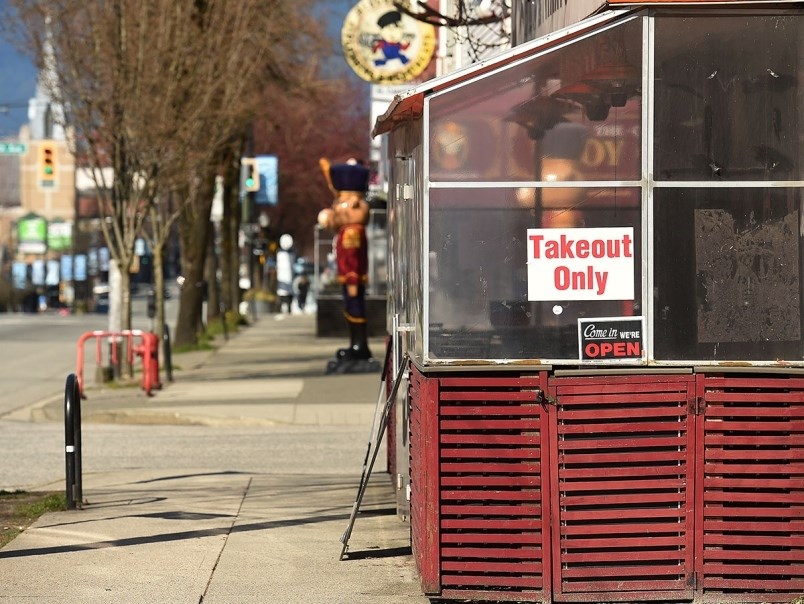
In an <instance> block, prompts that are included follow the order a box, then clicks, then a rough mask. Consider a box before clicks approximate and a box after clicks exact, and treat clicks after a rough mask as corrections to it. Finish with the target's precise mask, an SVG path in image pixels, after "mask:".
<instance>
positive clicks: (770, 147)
mask: <svg viewBox="0 0 804 604" xmlns="http://www.w3.org/2000/svg"><path fill="white" fill-rule="evenodd" d="M802 70H804V16H802V15H801V14H800V13H799V14H791V13H784V12H781V11H780V14H778V15H765V16H760V15H749V14H746V13H741V14H734V13H731V14H717V15H713V16H712V17H711V18H706V17H702V16H700V15H696V16H695V17H671V16H662V15H660V16H659V17H657V19H656V80H655V85H656V103H655V106H656V128H657V130H656V147H655V158H656V177H657V178H658V179H660V180H674V181H679V180H727V181H732V180H800V179H804V171H803V170H802V158H804V153H802V149H803V148H804V139H802V138H801V137H800V132H801V124H802V119H804V113H802V112H804V103H802V81H801V74H802Z"/></svg>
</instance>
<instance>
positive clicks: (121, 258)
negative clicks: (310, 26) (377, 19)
mask: <svg viewBox="0 0 804 604" xmlns="http://www.w3.org/2000/svg"><path fill="white" fill-rule="evenodd" d="M9 3H10V4H11V5H12V6H13V7H14V9H16V10H15V12H14V14H13V17H14V24H15V25H16V28H17V29H16V31H17V33H18V34H20V35H21V37H22V38H24V39H25V40H26V42H27V46H28V47H29V48H30V49H31V50H32V51H33V53H34V55H35V57H36V59H37V62H38V64H39V67H40V70H41V71H42V72H43V73H44V74H46V75H47V76H48V77H47V79H46V83H47V87H48V92H49V94H50V97H51V99H52V100H53V102H54V105H55V106H56V107H60V108H61V111H60V112H59V113H60V114H61V115H62V117H63V122H64V124H65V125H66V126H67V127H69V128H70V129H71V130H72V131H73V132H75V137H74V138H73V146H74V151H75V152H76V153H77V154H78V155H79V157H82V158H84V160H85V162H86V164H87V166H88V167H89V168H90V169H91V173H92V174H93V175H94V176H95V177H96V192H97V195H98V198H99V207H100V210H101V213H102V217H103V220H102V221H101V224H102V229H103V233H104V236H105V238H106V241H107V244H108V246H109V249H110V251H111V254H112V258H113V261H114V263H115V264H116V265H117V266H118V267H119V269H120V275H121V278H122V285H121V288H120V289H121V295H122V320H121V324H122V327H123V328H128V327H130V324H131V303H130V296H129V270H130V267H131V264H132V261H133V258H134V244H135V241H136V239H137V237H138V236H140V235H141V234H142V233H143V225H144V224H145V222H146V219H148V230H147V235H148V239H149V240H150V242H151V245H152V247H153V249H154V253H155V255H156V256H157V258H156V262H155V268H156V273H157V280H162V276H161V268H162V262H161V258H159V256H160V255H161V253H162V251H163V250H164V244H165V242H166V240H167V237H168V236H169V234H170V232H171V230H172V227H173V223H175V222H176V221H177V220H180V221H181V224H182V231H183V237H182V241H183V246H182V247H183V252H184V258H185V266H184V269H185V272H186V273H187V276H188V279H190V280H194V279H197V280H198V281H200V280H201V273H199V272H198V271H197V270H196V269H197V267H196V264H197V262H196V258H195V250H196V248H197V247H198V248H200V249H206V241H207V240H206V238H207V237H208V228H207V227H208V224H207V223H208V220H209V204H210V203H211V198H212V196H211V190H212V184H211V183H214V175H215V172H216V170H217V169H218V167H219V165H220V163H221V161H222V158H223V157H225V156H226V155H227V149H229V148H230V147H231V141H232V140H233V139H236V138H237V136H238V133H239V132H240V131H242V130H243V129H244V127H245V124H246V123H247V122H248V121H249V120H250V119H251V117H252V116H253V115H254V113H255V111H256V108H257V106H256V102H257V99H258V98H259V97H258V94H257V93H258V91H259V89H260V86H261V83H262V82H264V81H265V80H266V79H273V80H279V81H282V80H283V79H284V80H289V79H290V78H288V77H286V76H285V73H287V71H288V70H287V64H288V63H290V61H288V60H287V58H288V57H292V56H293V53H292V49H293V40H294V36H295V35H297V34H298V31H299V28H296V29H294V23H295V24H296V25H299V24H302V23H303V19H302V17H301V15H302V11H304V9H305V7H306V6H307V5H308V2H306V1H301V2H300V1H298V0H295V1H294V0H239V1H238V2H234V3H233V2H227V1H226V0H195V1H194V2H176V1H175V0H9ZM303 29H304V28H301V30H302V31H303ZM105 167H110V168H112V170H111V173H112V174H113V176H112V178H111V179H110V180H109V181H107V177H106V175H107V174H108V172H104V171H103V170H102V168H105ZM205 225H206V226H205ZM201 265H203V261H201ZM162 290H163V288H162V284H161V283H158V284H157V292H158V293H159V294H160V295H161V293H162ZM185 295H186V296H187V298H188V301H187V303H186V304H185V300H184V297H185ZM196 298H197V296H195V295H193V294H192V292H188V290H185V291H184V292H183V299H182V303H181V308H182V309H185V307H186V308H189V309H191V310H190V311H187V312H180V317H179V332H178V334H177V337H178V338H179V339H182V338H184V339H186V340H188V341H190V342H193V341H194V339H195V332H194V328H195V322H194V321H192V317H190V318H189V319H187V320H184V319H183V315H185V314H186V315H188V316H189V315H193V314H194V313H195V312H196V311H195V308H196V307H198V308H200V303H197V300H196ZM160 306H161V304H160ZM158 324H159V325H160V327H161V325H162V321H161V320H160V321H159V323H158ZM190 325H191V326H190ZM188 326H190V327H188ZM185 332H187V333H185Z"/></svg>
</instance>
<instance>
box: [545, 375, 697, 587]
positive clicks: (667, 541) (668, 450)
mask: <svg viewBox="0 0 804 604" xmlns="http://www.w3.org/2000/svg"><path fill="white" fill-rule="evenodd" d="M550 394H551V397H552V398H554V399H555V400H556V401H557V404H556V407H555V437H554V438H553V441H552V443H551V445H552V447H553V448H552V450H551V457H552V459H553V460H556V462H555V463H553V465H552V471H553V474H552V480H551V483H550V486H551V490H552V513H553V531H552V540H553V569H554V571H553V572H554V584H555V599H556V601H593V602H603V601H635V600H644V599H650V600H655V599H662V600H665V601H669V600H677V599H682V598H687V597H689V598H691V597H692V587H691V579H692V573H693V564H692V562H693V548H692V536H693V519H694V517H693V514H692V511H693V505H692V494H691V492H692V489H691V488H688V485H689V486H690V487H691V485H692V479H693V476H694V474H693V469H694V464H693V454H694V447H693V446H692V445H693V442H694V441H693V438H694V431H693V430H692V426H691V423H690V419H689V406H690V404H691V402H692V401H693V400H694V395H695V382H694V379H693V377H692V376H691V375H666V376H661V375H651V376H612V377H609V378H606V377H578V378H551V380H550Z"/></svg>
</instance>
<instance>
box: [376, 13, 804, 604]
mask: <svg viewBox="0 0 804 604" xmlns="http://www.w3.org/2000/svg"><path fill="white" fill-rule="evenodd" d="M601 4H603V3H602V2H601ZM803 125H804V4H802V3H801V2H793V3H789V2H788V3H781V2H776V3H772V2H737V3H728V4H726V3H703V2H697V3H661V2H643V3H640V2H628V3H616V2H609V3H607V4H605V5H604V6H602V7H601V8H600V10H598V11H597V12H595V13H594V14H593V15H591V16H590V17H588V18H587V19H585V20H584V21H581V22H578V23H575V24H574V25H571V26H569V27H567V28H564V29H562V30H558V31H555V32H552V33H550V34H548V35H546V36H544V37H542V38H539V39H536V40H533V41H531V42H528V43H525V44H522V45H520V46H517V47H515V48H514V49H512V50H510V51H507V52H506V53H503V54H501V55H498V56H497V57H496V58H494V59H491V60H487V61H485V62H482V63H480V64H477V65H475V66H472V67H471V68H468V69H465V70H463V71H459V72H456V73H454V74H451V75H449V76H446V77H443V78H439V79H435V80H432V81H430V82H427V83H425V84H423V85H421V86H419V87H418V88H416V89H413V90H412V91H410V92H408V93H407V94H405V95H402V96H399V97H397V98H396V99H395V100H394V101H393V102H392V104H391V105H390V106H389V108H388V110H387V112H386V113H385V114H384V115H383V116H382V117H381V118H380V119H379V120H378V121H377V123H376V125H375V130H374V133H375V135H378V134H387V135H388V148H389V155H388V161H389V164H390V165H389V167H390V175H391V177H390V178H391V181H390V200H389V201H390V203H389V238H390V242H389V246H390V247H389V249H390V258H389V273H390V279H389V281H390V287H391V292H390V294H389V331H390V332H391V334H392V336H391V338H390V342H391V347H392V354H391V355H390V358H392V359H394V360H393V363H394V367H393V368H392V369H394V368H398V367H400V366H403V365H404V366H406V367H407V368H408V375H407V379H408V380H409V386H408V388H407V390H406V393H405V396H404V400H403V402H404V408H403V412H402V413H401V414H400V417H401V418H402V420H403V421H404V425H405V431H406V432H405V434H404V435H403V437H402V438H401V439H397V445H398V446H400V445H404V446H405V447H406V449H405V453H404V459H403V460H402V463H398V465H397V468H396V471H397V472H398V474H399V476H398V479H399V484H404V482H405V480H406V476H407V475H408V474H407V472H408V470H409V481H410V482H409V485H408V489H409V500H410V519H411V540H412V547H413V553H414V558H415V560H416V564H417V568H418V571H419V573H420V575H421V581H422V586H423V589H424V592H425V593H426V594H428V595H431V596H434V597H439V598H446V599H461V600H475V601H479V600H483V601H486V600H494V601H505V600H511V601H532V602H581V601H582V602H607V601H620V602H639V601H660V602H691V601H694V602H791V601H792V600H794V599H795V598H797V597H798V596H800V595H801V594H802V593H804V327H803V326H802V323H803V322H804V321H803V320H802V317H803V316H804V305H803V304H802V289H803V288H804V279H803V278H802V267H804V245H803V243H804V128H802V126H803ZM405 358H407V359H409V361H410V362H409V363H407V364H405V363H402V359H405ZM390 373H391V377H393V374H394V372H393V371H392V372H390ZM405 461H409V464H406V463H404V462H405Z"/></svg>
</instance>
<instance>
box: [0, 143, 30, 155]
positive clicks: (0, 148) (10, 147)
mask: <svg viewBox="0 0 804 604" xmlns="http://www.w3.org/2000/svg"><path fill="white" fill-rule="evenodd" d="M26 149H27V147H26V146H25V143H0V155H22V154H23V153H25V151H26Z"/></svg>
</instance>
